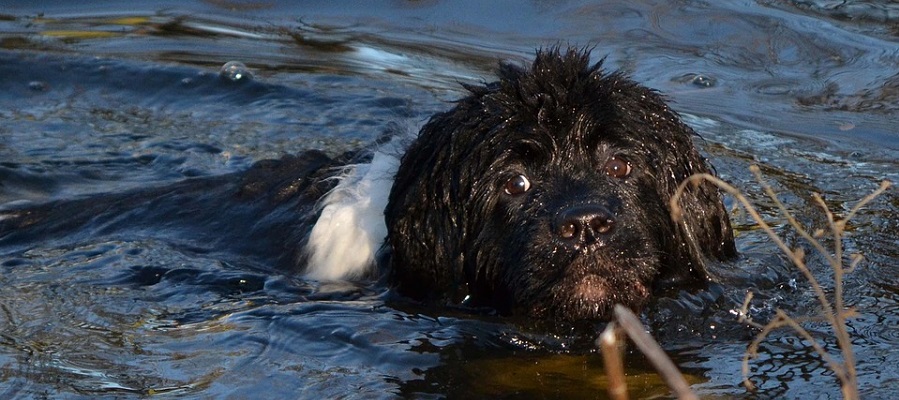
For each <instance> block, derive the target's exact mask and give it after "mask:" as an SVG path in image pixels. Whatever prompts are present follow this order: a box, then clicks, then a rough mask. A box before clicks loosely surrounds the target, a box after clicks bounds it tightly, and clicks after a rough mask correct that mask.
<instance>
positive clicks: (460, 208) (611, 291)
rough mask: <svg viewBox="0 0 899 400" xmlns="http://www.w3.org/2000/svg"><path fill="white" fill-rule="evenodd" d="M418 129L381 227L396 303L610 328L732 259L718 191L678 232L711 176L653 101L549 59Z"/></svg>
mask: <svg viewBox="0 0 899 400" xmlns="http://www.w3.org/2000/svg"><path fill="white" fill-rule="evenodd" d="M467 89H468V90H469V91H470V93H471V94H470V95H469V96H468V97H465V98H463V99H462V100H460V101H459V102H458V103H457V104H456V106H455V107H454V108H453V109H452V110H450V111H448V112H446V113H442V114H438V115H435V116H434V117H432V119H431V120H430V121H429V122H428V123H427V124H426V125H425V126H424V127H423V128H422V130H421V133H420V135H419V137H418V138H417V139H416V141H415V142H414V143H412V145H411V146H410V148H409V149H408V151H407V152H406V154H405V155H404V156H403V159H402V162H401V165H400V167H399V170H398V172H397V175H396V181H395V182H394V185H393V189H392V191H391V193H390V199H389V203H388V206H387V209H386V212H385V216H386V221H387V226H388V243H389V245H390V246H391V247H392V256H391V265H392V274H393V280H394V282H395V283H396V285H397V289H398V290H399V291H400V292H401V293H403V294H406V295H409V296H412V297H415V298H422V299H431V300H440V301H449V302H453V303H457V302H464V303H465V304H470V305H475V306H490V307H494V308H496V309H497V310H498V311H499V312H501V313H504V314H523V315H529V316H534V317H538V318H559V319H564V320H581V319H605V318H607V317H608V316H609V313H610V310H611V307H612V306H613V305H614V304H616V303H620V304H624V305H626V306H628V307H631V308H633V309H639V308H640V307H641V306H643V305H644V304H645V303H646V302H647V300H648V299H649V298H650V295H651V294H652V293H653V291H654V290H657V289H658V286H659V285H660V284H663V283H664V284H665V285H670V284H671V283H672V282H684V281H688V282H690V281H692V282H702V281H704V280H706V279H707V276H706V272H705V268H704V264H703V263H704V259H706V258H715V259H721V258H726V257H728V256H731V255H733V254H734V253H735V250H734V245H733V235H732V232H731V228H730V223H729V221H728V217H727V213H726V211H725V209H724V206H723V204H722V202H721V199H720V197H719V194H718V191H717V190H716V188H715V187H714V186H712V185H710V184H703V185H700V186H698V187H692V188H690V189H689V190H688V192H687V194H686V196H685V197H684V200H683V203H682V204H683V205H684V207H685V210H686V213H687V214H688V215H686V216H685V220H684V222H682V223H675V222H673V221H672V219H671V216H670V214H671V213H670V210H669V200H670V199H671V196H672V194H673V193H674V191H675V189H676V187H677V185H678V184H679V183H680V182H681V181H682V180H684V179H685V178H687V177H688V176H690V175H692V174H694V173H700V172H708V171H709V169H708V167H707V165H706V162H705V160H704V159H703V157H702V156H700V155H699V153H698V152H697V151H696V149H695V148H694V147H693V143H692V136H694V133H693V131H692V130H691V129H690V128H689V127H687V126H686V125H684V124H683V123H682V122H681V121H680V119H679V118H678V116H677V115H676V114H675V113H674V112H673V111H671V110H670V109H669V108H668V106H667V105H666V104H665V103H664V101H663V100H662V98H661V97H660V96H659V95H658V94H656V93H655V92H654V91H652V90H649V89H647V88H645V87H642V86H640V85H638V84H636V83H635V82H633V81H631V80H629V79H628V78H627V77H625V76H623V75H622V74H620V73H605V72H603V71H602V70H601V62H600V63H596V64H595V65H591V64H590V61H589V52H588V51H582V50H572V49H569V50H567V51H560V50H559V49H550V50H545V51H540V52H538V54H537V57H536V60H535V61H534V63H533V65H532V66H530V68H529V69H521V68H518V67H515V66H511V65H503V66H501V68H500V80H499V82H496V83H491V84H487V85H485V86H477V87H467Z"/></svg>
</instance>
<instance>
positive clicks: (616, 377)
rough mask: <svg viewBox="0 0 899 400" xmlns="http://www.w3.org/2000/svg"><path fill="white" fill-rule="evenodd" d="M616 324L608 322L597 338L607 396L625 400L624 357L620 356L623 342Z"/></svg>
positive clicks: (615, 399) (616, 399)
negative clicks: (605, 379) (603, 366)
mask: <svg viewBox="0 0 899 400" xmlns="http://www.w3.org/2000/svg"><path fill="white" fill-rule="evenodd" d="M619 339H620V338H619V335H618V329H617V325H616V324H615V323H614V322H609V324H608V325H606V329H605V330H603V331H602V334H600V335H599V339H597V341H596V342H597V345H598V346H599V349H600V350H602V358H603V363H604V364H605V366H606V377H607V378H608V379H609V397H610V398H611V399H612V400H627V398H628V396H627V381H626V379H625V377H624V358H623V357H622V356H621V352H622V348H623V346H624V344H623V343H622V342H621V340H619Z"/></svg>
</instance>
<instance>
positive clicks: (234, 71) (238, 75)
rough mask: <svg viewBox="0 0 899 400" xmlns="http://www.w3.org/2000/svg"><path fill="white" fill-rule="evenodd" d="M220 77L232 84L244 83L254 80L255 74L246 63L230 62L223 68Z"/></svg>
mask: <svg viewBox="0 0 899 400" xmlns="http://www.w3.org/2000/svg"><path fill="white" fill-rule="evenodd" d="M219 75H220V76H221V77H222V78H225V79H227V80H229V81H232V82H242V81H248V80H250V79H253V74H252V73H251V72H250V69H249V68H247V66H246V65H244V63H242V62H240V61H228V62H227V63H225V65H223V66H222V69H221V70H220V71H219Z"/></svg>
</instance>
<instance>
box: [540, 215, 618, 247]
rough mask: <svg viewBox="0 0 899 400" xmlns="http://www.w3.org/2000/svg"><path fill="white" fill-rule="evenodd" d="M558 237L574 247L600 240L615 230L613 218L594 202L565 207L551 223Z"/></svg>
mask: <svg viewBox="0 0 899 400" xmlns="http://www.w3.org/2000/svg"><path fill="white" fill-rule="evenodd" d="M553 225H554V226H553V227H554V229H555V233H556V235H557V236H558V238H559V239H561V240H562V241H563V242H566V243H568V244H570V245H571V246H574V247H580V246H582V245H590V244H593V243H596V242H602V241H603V238H604V237H607V236H609V235H610V234H611V233H612V232H614V231H615V218H614V216H613V215H612V213H611V212H610V211H609V210H608V209H607V208H605V207H603V206H600V205H596V204H585V205H578V206H574V207H570V208H566V209H564V210H562V211H561V212H559V214H558V215H556V218H555V221H554V223H553Z"/></svg>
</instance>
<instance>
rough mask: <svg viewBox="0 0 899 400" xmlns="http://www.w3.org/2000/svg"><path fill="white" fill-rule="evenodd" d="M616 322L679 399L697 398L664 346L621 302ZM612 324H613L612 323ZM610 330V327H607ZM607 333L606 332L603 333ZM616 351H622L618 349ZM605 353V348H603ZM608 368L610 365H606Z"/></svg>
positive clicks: (616, 310) (618, 305)
mask: <svg viewBox="0 0 899 400" xmlns="http://www.w3.org/2000/svg"><path fill="white" fill-rule="evenodd" d="M615 323H617V324H618V326H620V327H621V329H622V330H623V331H624V332H625V333H626V334H627V336H628V337H630V338H631V341H632V342H634V344H635V345H637V348H638V349H640V351H641V352H642V353H643V355H644V356H646V359H647V360H649V363H650V364H652V366H653V367H655V369H656V371H658V372H659V375H660V376H661V377H662V380H664V381H665V383H666V384H667V385H668V388H669V389H671V391H672V392H674V395H675V396H677V398H678V399H689V400H696V399H698V397H696V394H695V393H693V391H692V390H690V384H689V383H687V380H686V379H684V376H683V375H682V374H681V373H680V370H678V369H677V366H676V365H674V362H672V361H671V359H670V358H668V355H666V354H665V351H664V350H662V346H659V344H658V343H657V342H656V341H655V339H653V338H652V336H650V335H649V334H648V333H646V328H644V327H643V324H642V323H641V322H640V319H639V318H637V316H636V315H634V313H633V312H631V310H629V309H628V308H627V307H625V306H622V305H620V304H616V305H615ZM610 325H611V324H610ZM607 330H608V329H607ZM603 334H605V333H603ZM616 351H620V350H617V349H616ZM603 354H605V350H603ZM606 368H608V365H607V366H606Z"/></svg>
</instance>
